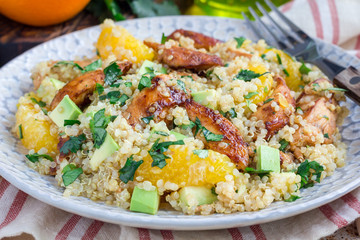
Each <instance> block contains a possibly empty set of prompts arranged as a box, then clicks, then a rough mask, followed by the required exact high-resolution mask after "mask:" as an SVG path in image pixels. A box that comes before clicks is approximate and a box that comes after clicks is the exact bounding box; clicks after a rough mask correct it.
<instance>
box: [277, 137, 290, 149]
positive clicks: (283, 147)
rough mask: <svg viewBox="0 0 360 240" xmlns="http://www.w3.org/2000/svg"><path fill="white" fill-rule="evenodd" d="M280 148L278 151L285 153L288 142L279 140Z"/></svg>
mask: <svg viewBox="0 0 360 240" xmlns="http://www.w3.org/2000/svg"><path fill="white" fill-rule="evenodd" d="M279 143H280V145H281V146H280V147H279V150H280V151H282V152H285V148H286V147H287V146H288V145H289V142H288V141H286V140H285V139H281V140H280V142H279Z"/></svg>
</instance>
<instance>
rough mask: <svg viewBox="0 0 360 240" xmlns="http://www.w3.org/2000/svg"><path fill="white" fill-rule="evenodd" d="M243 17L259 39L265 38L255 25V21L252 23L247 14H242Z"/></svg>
mask: <svg viewBox="0 0 360 240" xmlns="http://www.w3.org/2000/svg"><path fill="white" fill-rule="evenodd" d="M241 14H242V16H243V17H244V19H245V21H246V23H247V24H248V25H249V26H250V28H251V30H252V31H253V32H254V33H255V35H256V37H257V38H258V39H261V38H264V36H262V34H261V33H260V31H259V30H258V29H257V28H256V27H255V26H254V25H255V23H254V22H253V21H250V19H249V18H248V17H247V16H246V14H245V13H243V12H242V13H241Z"/></svg>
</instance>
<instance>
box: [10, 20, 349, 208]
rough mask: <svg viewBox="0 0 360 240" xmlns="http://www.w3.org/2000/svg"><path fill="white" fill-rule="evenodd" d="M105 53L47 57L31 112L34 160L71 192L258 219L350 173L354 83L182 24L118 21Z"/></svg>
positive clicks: (105, 32)
mask: <svg viewBox="0 0 360 240" xmlns="http://www.w3.org/2000/svg"><path fill="white" fill-rule="evenodd" d="M94 45H95V47H94V53H95V52H96V56H95V57H93V58H82V59H80V58H79V59H68V60H57V59H51V60H49V61H46V62H40V63H38V64H37V65H36V66H35V67H34V68H33V70H32V74H31V78H32V80H33V85H34V90H32V91H31V92H29V93H26V94H25V95H24V96H22V97H21V98H20V99H19V102H18V105H17V107H18V110H17V113H16V124H15V125H14V128H13V132H14V134H16V135H17V136H18V137H19V139H20V140H21V142H22V144H23V145H24V146H25V147H26V148H27V149H28V150H29V152H28V154H26V156H25V161H26V163H27V164H28V165H29V167H31V168H33V169H35V170H36V171H38V172H39V173H40V174H45V175H52V176H54V178H55V180H56V182H57V183H58V185H59V186H61V187H62V189H63V195H64V196H82V197H86V198H89V199H91V200H93V201H102V202H105V203H106V204H110V205H115V206H118V207H121V208H124V209H129V210H130V211H135V212H141V213H147V214H156V213H157V212H158V211H159V210H176V211H179V212H182V213H185V214H201V215H209V214H214V213H233V212H244V211H257V210H260V209H263V208H266V207H268V206H269V205H270V204H271V203H272V202H274V201H286V202H292V201H296V199H298V198H301V191H300V190H301V189H302V188H308V187H311V186H313V185H314V184H318V183H319V182H321V180H322V179H323V178H325V177H328V176H330V175H332V174H333V172H334V171H335V169H336V168H337V167H342V166H344V165H345V160H346V145H345V144H344V143H343V142H341V135H340V132H339V129H338V126H340V125H341V122H342V120H343V119H344V117H345V116H346V115H347V114H348V110H347V109H346V108H345V107H342V106H341V105H340V102H341V101H345V97H344V91H343V89H341V88H337V87H336V86H333V85H332V83H331V82H330V81H329V79H328V78H327V77H326V76H325V75H324V74H323V73H322V72H321V71H320V70H319V69H318V68H317V67H316V66H313V65H311V64H308V63H304V62H301V61H298V60H296V59H295V58H293V57H292V56H289V55H288V54H287V53H285V52H283V51H281V50H279V49H276V48H273V47H271V46H269V45H267V44H266V42H265V41H264V40H259V41H258V42H252V41H251V40H249V39H246V38H244V37H241V36H239V37H235V38H232V39H228V40H227V41H225V42H223V41H220V40H218V39H214V38H212V37H209V36H206V35H203V34H201V33H197V32H192V31H189V30H184V29H178V30H175V31H174V32H172V33H171V34H170V35H165V34H163V35H162V36H153V37H152V38H148V39H145V40H144V41H142V40H139V39H136V38H135V37H134V36H132V35H131V34H130V33H129V32H128V31H127V30H126V29H124V28H123V27H121V26H117V25H115V24H114V22H112V21H111V20H105V21H104V23H103V24H102V25H101V33H100V36H99V38H98V39H97V41H96V43H95V44H94ZM94 55H95V54H94Z"/></svg>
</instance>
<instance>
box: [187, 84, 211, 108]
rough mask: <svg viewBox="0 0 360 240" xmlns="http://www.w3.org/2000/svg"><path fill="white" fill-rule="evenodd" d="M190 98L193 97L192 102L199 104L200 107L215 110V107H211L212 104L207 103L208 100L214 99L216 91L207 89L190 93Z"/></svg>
mask: <svg viewBox="0 0 360 240" xmlns="http://www.w3.org/2000/svg"><path fill="white" fill-rule="evenodd" d="M191 96H192V97H193V99H194V101H195V102H197V103H200V104H201V105H204V106H205V107H208V108H211V109H215V107H216V106H214V105H213V103H211V102H209V100H208V98H209V97H210V98H211V97H215V96H216V90H214V89H207V90H204V91H199V92H194V93H191Z"/></svg>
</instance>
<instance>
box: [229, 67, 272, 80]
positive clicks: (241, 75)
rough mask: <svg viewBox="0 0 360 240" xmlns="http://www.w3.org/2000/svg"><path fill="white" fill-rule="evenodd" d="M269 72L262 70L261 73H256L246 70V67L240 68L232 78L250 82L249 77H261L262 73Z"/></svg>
mask: <svg viewBox="0 0 360 240" xmlns="http://www.w3.org/2000/svg"><path fill="white" fill-rule="evenodd" d="M267 73H269V72H264V73H262V74H260V73H256V72H254V71H251V70H248V69H241V70H240V71H239V72H238V74H236V76H235V77H234V79H233V80H243V81H245V82H250V81H251V79H254V78H258V77H261V76H262V75H264V74H267Z"/></svg>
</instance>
